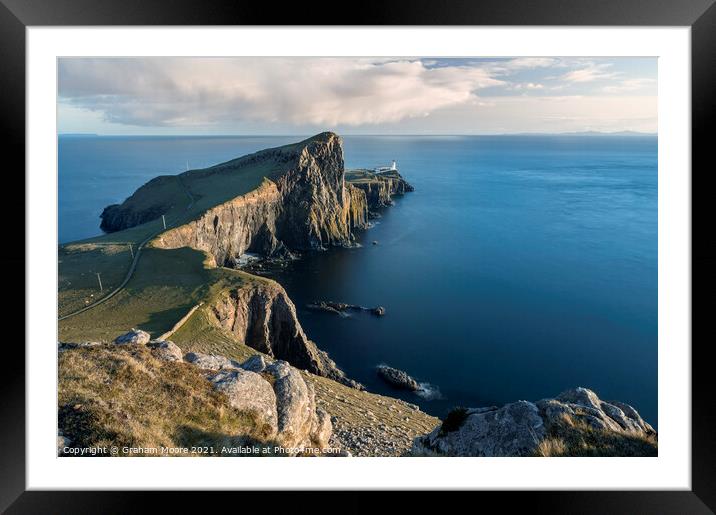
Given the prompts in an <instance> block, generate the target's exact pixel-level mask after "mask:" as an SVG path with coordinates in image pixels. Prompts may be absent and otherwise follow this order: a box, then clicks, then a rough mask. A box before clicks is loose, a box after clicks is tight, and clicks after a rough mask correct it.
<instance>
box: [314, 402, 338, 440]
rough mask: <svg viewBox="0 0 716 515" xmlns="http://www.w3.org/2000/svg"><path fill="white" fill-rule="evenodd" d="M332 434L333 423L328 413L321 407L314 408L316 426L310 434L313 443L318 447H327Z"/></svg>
mask: <svg viewBox="0 0 716 515" xmlns="http://www.w3.org/2000/svg"><path fill="white" fill-rule="evenodd" d="M332 434H333V423H332V422H331V417H330V415H329V414H328V413H326V412H325V411H324V410H322V409H321V408H318V409H316V426H315V428H314V429H313V431H312V434H311V439H312V440H313V444H314V445H315V446H316V447H318V448H319V449H325V448H327V447H328V440H330V438H331V435H332Z"/></svg>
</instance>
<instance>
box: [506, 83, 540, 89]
mask: <svg viewBox="0 0 716 515" xmlns="http://www.w3.org/2000/svg"><path fill="white" fill-rule="evenodd" d="M512 89H531V90H535V89H544V85H542V84H539V83H537V82H525V83H520V84H515V85H514V86H513V87H512Z"/></svg>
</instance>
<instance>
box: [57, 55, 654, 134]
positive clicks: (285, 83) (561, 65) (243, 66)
mask: <svg viewBox="0 0 716 515" xmlns="http://www.w3.org/2000/svg"><path fill="white" fill-rule="evenodd" d="M57 112H58V131H59V133H61V134H63V133H94V134H115V135H179V134H194V135H219V134H221V135H229V134H232V135H233V134H236V135H259V134H260V135H271V134H275V135H279V134H280V135H293V134H297V135H305V134H313V133H317V132H321V131H324V130H332V131H335V132H337V133H339V134H510V133H561V132H582V131H601V132H615V131H639V132H651V133H655V132H657V59H656V58H653V57H617V58H599V57H566V58H560V57H522V58H439V59H433V58H408V57H396V58H385V57H381V58H354V57H351V58H347V57H221V58H218V57H152V58H147V57H140V58H61V59H59V60H58V110H57Z"/></svg>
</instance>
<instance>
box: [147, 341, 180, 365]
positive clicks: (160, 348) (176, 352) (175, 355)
mask: <svg viewBox="0 0 716 515" xmlns="http://www.w3.org/2000/svg"><path fill="white" fill-rule="evenodd" d="M149 344H150V345H151V346H152V347H153V349H154V353H155V355H156V356H157V357H158V358H159V359H161V360H162V361H181V360H182V358H183V355H182V352H181V349H180V348H179V346H178V345H177V344H176V343H174V342H173V341H171V340H153V341H151V342H149Z"/></svg>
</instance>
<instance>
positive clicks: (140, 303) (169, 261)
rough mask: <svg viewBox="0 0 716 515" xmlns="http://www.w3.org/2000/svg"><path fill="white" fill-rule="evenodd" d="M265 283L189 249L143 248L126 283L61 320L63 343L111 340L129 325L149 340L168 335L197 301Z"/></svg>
mask: <svg viewBox="0 0 716 515" xmlns="http://www.w3.org/2000/svg"><path fill="white" fill-rule="evenodd" d="M257 280H265V279H261V278H257V277H255V276H252V275H249V274H247V273H244V272H240V271H237V270H230V269H227V268H212V267H211V266H210V265H209V264H208V262H207V261H206V255H205V254H204V253H203V252H200V251H197V250H193V249H190V248H186V247H185V248H181V249H174V250H163V249H155V248H147V249H144V250H143V251H142V256H141V258H140V260H139V264H138V265H137V269H136V270H135V272H134V275H133V276H132V279H130V281H129V283H128V284H127V285H126V286H125V287H124V288H123V289H122V290H121V291H120V292H119V293H118V294H116V295H115V296H114V297H112V298H111V299H109V300H107V301H106V302H104V303H102V304H99V305H98V306H96V307H94V308H92V309H90V310H88V311H86V312H84V313H80V314H78V315H75V316H73V317H70V318H68V319H65V320H62V321H60V322H59V332H60V340H61V341H69V342H72V341H112V340H113V339H114V338H116V337H117V336H118V335H120V334H122V333H123V332H126V331H127V330H129V329H130V328H132V327H136V328H138V329H143V330H145V331H147V332H149V333H150V334H151V335H152V336H159V335H160V334H162V333H164V332H166V331H168V330H169V329H171V328H172V326H173V325H174V324H175V323H176V322H177V321H179V320H180V319H181V318H182V317H183V316H184V315H186V313H187V312H188V311H189V310H190V309H191V308H192V307H194V306H195V305H196V304H198V303H199V302H210V301H211V299H212V298H213V297H214V296H216V295H218V294H219V293H220V292H221V291H223V290H225V289H228V288H236V287H240V286H242V285H244V284H246V283H247V282H251V281H257Z"/></svg>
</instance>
